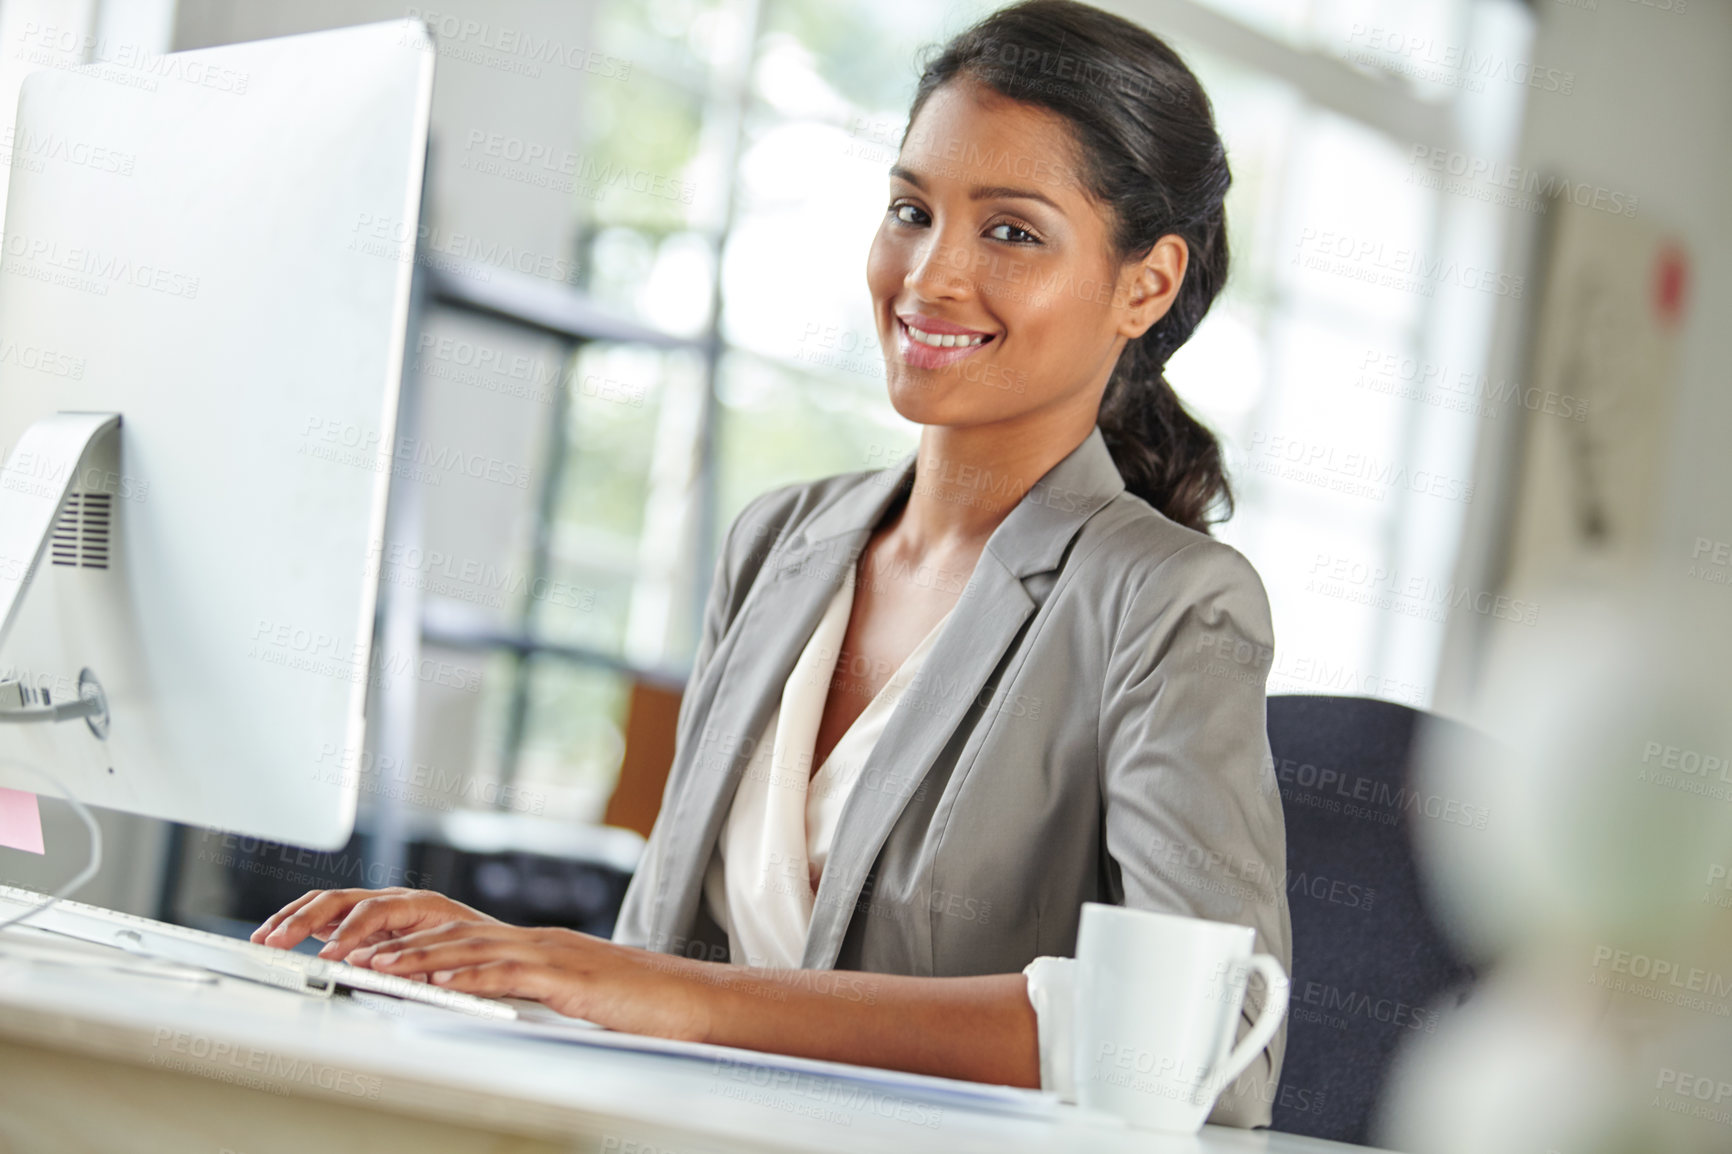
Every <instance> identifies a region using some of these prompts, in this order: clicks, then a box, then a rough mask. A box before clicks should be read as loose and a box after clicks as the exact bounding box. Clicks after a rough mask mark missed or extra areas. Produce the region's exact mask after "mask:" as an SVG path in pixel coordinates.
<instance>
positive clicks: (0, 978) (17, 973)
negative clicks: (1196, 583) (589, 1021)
mask: <svg viewBox="0 0 1732 1154" xmlns="http://www.w3.org/2000/svg"><path fill="white" fill-rule="evenodd" d="M8 932H11V931H8ZM5 936H6V934H5V933H0V941H3V940H4V938H5ZM412 1009H413V1008H412ZM441 1012H442V1011H441ZM412 1016H413V1015H412V1014H411V1013H410V1012H408V1011H406V1012H405V1013H403V1014H400V1015H396V1016H393V1015H391V1014H388V1013H383V1012H381V1011H379V1010H377V1009H372V1008H369V1007H368V1006H366V1005H363V1004H361V1003H359V1002H356V1001H353V1000H350V999H348V998H344V997H338V998H331V999H316V998H308V997H303V996H301V995H298V994H291V993H287V992H284V991H281V990H276V989H272V988H270V987H267V986H260V985H255V984H252V983H248V982H241V981H235V980H230V979H217V980H215V981H214V982H210V983H204V984H200V983H193V982H188V981H183V980H179V979H175V978H168V977H161V976H154V977H153V976H146V975H142V974H130V973H123V972H118V971H115V970H110V969H88V968H73V967H68V966H51V965H43V964H39V963H36V962H28V961H22V960H19V959H18V958H17V957H12V956H6V955H4V954H0V1152H4V1154H64V1152H71V1151H85V1150H93V1151H110V1150H113V1151H127V1152H129V1154H130V1152H140V1154H154V1152H158V1151H160V1152H163V1154H168V1152H170V1151H172V1152H173V1154H188V1152H208V1154H223V1152H224V1151H232V1152H233V1154H278V1152H281V1154H288V1152H290V1151H294V1152H297V1154H303V1152H305V1151H308V1150H320V1151H345V1152H346V1151H355V1152H356V1154H362V1152H365V1154H389V1152H395V1151H405V1150H413V1151H418V1152H419V1151H425V1152H428V1154H445V1152H452V1154H455V1152H459V1151H461V1152H464V1154H470V1152H480V1151H489V1152H494V1154H499V1152H504V1151H512V1152H529V1151H555V1150H558V1151H579V1150H581V1151H604V1152H613V1154H707V1152H721V1151H803V1150H814V1151H817V1150H821V1151H824V1152H825V1154H848V1152H854V1151H858V1152H860V1154H882V1152H884V1151H894V1152H895V1154H924V1152H926V1151H933V1152H938V1151H943V1152H944V1154H970V1152H978V1154H1015V1152H1019V1151H1028V1152H1030V1154H1035V1152H1038V1154H1051V1152H1053V1151H1080V1152H1089V1154H1119V1152H1129V1151H1137V1152H1140V1154H1253V1152H1262V1154H1327V1152H1331V1151H1334V1152H1346V1151H1355V1150H1361V1149H1363V1148H1361V1147H1356V1146H1345V1145H1341V1144H1339V1143H1334V1142H1322V1141H1318V1140H1316V1139H1311V1138H1298V1137H1293V1136H1291V1135H1285V1134H1274V1133H1270V1132H1268V1131H1244V1130H1233V1129H1223V1128H1220V1127H1214V1126H1210V1127H1205V1128H1204V1131H1203V1133H1202V1134H1201V1135H1200V1136H1198V1137H1195V1138H1193V1137H1173V1136H1167V1135H1159V1134H1150V1133H1144V1132H1140V1131H1134V1130H1129V1129H1126V1128H1122V1127H1118V1128H1115V1127H1111V1126H1108V1125H1104V1124H1102V1123H1100V1122H1098V1121H1095V1122H1090V1121H1088V1120H1087V1117H1086V1116H1085V1115H1082V1114H1081V1113H1080V1112H1079V1111H1075V1110H1071V1109H1068V1108H1063V1107H1061V1108H1059V1110H1058V1111H1056V1112H1055V1113H1054V1114H1053V1115H1051V1116H1049V1117H1016V1116H1012V1115H1008V1114H1002V1113H994V1112H989V1111H987V1110H977V1109H971V1108H961V1107H956V1106H953V1105H950V1104H945V1105H943V1106H942V1107H933V1106H930V1105H927V1106H921V1107H920V1108H918V1109H914V1110H909V1109H903V1110H901V1111H900V1113H901V1114H902V1118H901V1119H898V1118H897V1117H895V1116H892V1115H893V1114H894V1113H896V1112H895V1111H883V1110H871V1109H867V1110H861V1109H847V1108H835V1109H829V1108H826V1107H821V1106H820V1107H815V1106H814V1103H813V1100H812V1098H811V1097H810V1096H798V1095H791V1094H778V1093H776V1092H775V1091H770V1090H764V1089H761V1088H759V1087H755V1086H753V1085H752V1084H751V1083H750V1082H749V1081H746V1080H743V1079H742V1078H741V1077H740V1076H739V1074H738V1072H737V1071H736V1072H734V1073H727V1072H721V1071H719V1070H718V1067H717V1064H716V1063H712V1062H704V1061H696V1060H692V1059H689V1058H678V1057H671V1056H666V1055H659V1054H644V1053H630V1052H622V1051H615V1050H600V1049H591V1048H587V1047H583V1046H574V1045H561V1044H555V1043H547V1042H538V1041H530V1040H525V1039H519V1038H509V1037H502V1036H485V1035H479V1034H478V1035H474V1036H467V1035H466V1036H457V1035H453V1034H449V1033H432V1032H428V1031H426V1030H423V1029H418V1028H417V1027H416V1026H415V1024H414V1022H413V1021H412V1020H411V1018H412ZM837 1085H838V1086H844V1085H846V1084H845V1083H837ZM847 1100H848V1099H842V1101H847ZM815 1114H816V1115H818V1116H814V1115H815Z"/></svg>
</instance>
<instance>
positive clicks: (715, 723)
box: [651, 453, 914, 942]
mask: <svg viewBox="0 0 1732 1154" xmlns="http://www.w3.org/2000/svg"><path fill="white" fill-rule="evenodd" d="M913 465H914V455H913V454H912V453H910V454H909V455H908V456H907V457H906V458H904V460H903V461H902V463H901V465H900V466H893V467H891V468H889V469H885V470H881V471H879V472H876V473H872V474H868V475H866V477H865V478H863V480H862V481H861V483H860V484H859V485H858V486H857V487H855V488H853V489H850V490H848V491H847V492H845V493H844V494H843V495H842V496H841V498H840V499H838V500H837V501H836V502H835V503H834V504H832V505H830V506H829V507H828V508H827V509H825V510H824V511H823V512H821V513H819V514H818V515H817V516H815V517H813V518H812V521H811V522H810V524H809V525H808V526H807V527H806V529H805V530H804V531H803V532H798V533H796V534H795V535H794V536H793V537H792V538H791V539H790V540H789V541H788V542H787V543H786V545H785V546H782V547H780V548H779V555H778V556H777V557H776V558H775V559H774V560H772V561H771V563H770V564H769V565H768V566H767V567H766V568H765V570H764V571H762V572H761V573H760V575H759V578H758V581H757V583H756V585H755V586H754V587H753V589H752V591H751V593H750V594H749V595H748V597H747V599H746V602H745V604H744V605H743V606H742V607H741V609H740V615H739V618H738V619H737V620H736V621H735V622H734V623H733V624H732V626H731V627H730V629H729V631H728V637H729V640H728V644H727V652H726V654H725V655H720V656H721V659H720V660H719V661H717V662H715V664H714V665H713V666H712V676H714V677H715V678H716V680H715V681H713V682H712V684H714V685H715V687H716V688H715V696H714V698H713V699H712V701H711V703H710V708H709V710H708V713H707V715H706V717H705V720H704V724H703V728H702V729H701V730H699V731H698V732H696V733H693V734H691V735H690V737H691V738H692V739H693V741H692V742H691V744H689V745H687V746H684V747H682V748H681V749H680V750H679V752H678V754H677V755H676V762H675V765H674V766H673V768H672V770H671V772H672V773H673V774H677V775H679V776H680V778H681V779H682V784H681V786H680V788H679V789H678V791H677V793H676V795H675V797H674V799H673V807H674V808H673V813H672V814H671V815H669V816H670V817H671V819H672V825H671V826H670V827H669V832H670V834H671V835H672V836H670V837H669V838H668V839H667V842H666V849H665V851H664V852H665V855H666V856H665V858H664V860H663V862H662V865H661V868H660V870H659V871H658V888H657V893H656V895H655V898H654V913H653V915H652V921H651V926H652V933H653V934H654V935H655V938H654V939H653V940H659V941H663V942H672V941H673V940H674V939H676V938H679V937H682V936H684V935H686V934H687V933H689V932H690V928H691V926H692V925H693V923H694V921H695V919H696V916H697V910H698V902H699V900H700V898H701V897H702V893H703V876H704V871H705V869H706V868H708V866H709V861H710V856H711V854H713V853H714V852H715V845H716V838H717V836H718V835H719V833H720V831H721V826H722V820H723V819H724V818H725V817H726V815H727V812H728V808H729V806H730V805H732V803H733V797H734V793H735V791H736V790H737V789H738V787H739V782H740V775H741V774H742V773H743V772H744V771H745V767H746V765H747V764H748V763H749V762H750V761H751V757H752V751H753V749H754V748H755V745H756V743H757V742H758V740H759V739H760V738H762V737H763V736H764V733H763V729H764V723H765V722H766V721H768V720H769V716H770V710H771V708H772V707H773V706H774V705H775V704H776V702H777V701H778V700H780V698H781V696H782V689H783V686H784V685H785V684H786V682H787V680H788V677H789V675H790V674H791V673H792V672H793V669H794V664H795V662H796V661H797V660H798V659H799V656H800V653H801V651H802V650H804V649H805V647H806V643H807V642H808V641H810V640H811V637H812V632H813V630H815V629H816V628H817V625H818V620H819V618H820V617H822V616H823V614H824V609H825V607H826V606H828V605H829V603H830V600H831V598H832V597H834V596H835V594H836V591H837V589H839V588H840V587H841V585H842V581H843V579H844V577H845V576H846V574H847V571H848V569H849V567H851V566H852V565H854V564H855V562H856V561H857V560H858V558H859V555H860V550H861V549H862V548H863V547H864V545H865V543H866V539H867V538H868V537H869V536H870V534H871V531H872V529H873V527H874V526H876V525H877V523H878V521H879V520H880V519H881V517H882V516H883V513H884V510H885V509H886V508H887V507H888V506H889V505H890V503H891V501H892V499H893V498H894V497H895V496H896V495H897V494H898V493H899V492H900V491H901V489H902V488H903V487H904V486H906V484H907V483H908V480H909V475H910V474H911V472H912V470H913ZM689 691H690V690H688V692H689Z"/></svg>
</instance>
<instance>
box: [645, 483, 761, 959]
mask: <svg viewBox="0 0 1732 1154" xmlns="http://www.w3.org/2000/svg"><path fill="white" fill-rule="evenodd" d="M750 511H751V506H748V507H747V509H746V510H745V511H742V512H741V514H740V515H739V516H738V517H736V518H735V519H734V522H733V524H731V525H729V526H728V532H727V534H726V535H725V536H724V538H723V540H722V547H721V548H720V549H719V550H717V551H716V568H715V571H714V573H713V574H712V575H711V578H710V592H709V596H708V597H707V598H706V599H705V602H704V620H703V626H702V628H701V629H700V631H699V633H698V648H697V653H696V655H695V656H694V657H693V658H692V672H691V676H690V677H688V678H687V679H686V686H687V692H686V694H685V696H684V697H683V698H681V700H680V708H679V715H678V722H677V726H678V729H677V732H678V733H685V732H687V726H688V725H689V723H690V721H691V718H690V717H689V716H688V714H689V713H690V712H691V709H692V700H693V694H692V693H691V692H690V687H691V686H693V685H696V684H697V682H698V681H699V679H701V678H702V677H703V675H704V670H705V669H706V668H707V667H708V666H709V663H710V658H711V656H713V655H714V653H715V651H716V645H717V643H718V642H720V640H721V637H722V634H723V633H724V632H726V630H727V626H728V622H729V621H730V620H731V619H732V617H733V605H734V573H735V571H736V570H737V568H738V565H737V562H736V559H735V558H734V546H735V544H736V538H737V537H738V535H739V528H740V524H741V522H743V521H745V520H747V515H748V513H749V512H750ZM675 787H676V781H675V778H674V775H673V774H671V773H670V774H669V775H668V781H667V785H665V786H664V787H663V789H662V804H661V809H660V811H659V812H658V814H657V817H656V822H655V824H654V825H653V826H651V827H650V835H649V840H648V842H646V843H645V845H644V848H643V854H642V856H640V857H639V858H638V866H637V870H636V871H635V872H634V873H633V874H632V877H631V882H630V883H629V884H628V885H627V886H626V890H625V898H624V899H623V901H622V902H621V905H620V910H619V917H618V918H617V919H616V920H615V922H614V927H613V940H614V941H615V942H618V943H619V944H621V945H626V946H637V947H638V948H640V949H655V950H661V951H666V950H668V949H669V948H670V946H671V945H672V943H667V942H657V943H652V942H651V941H650V935H651V929H650V917H651V913H652V902H651V899H652V896H653V895H654V893H655V889H656V880H657V876H656V870H657V866H658V865H659V863H660V861H661V843H662V837H663V834H662V830H663V828H664V826H665V824H666V823H664V822H663V821H662V816H663V815H665V814H667V812H668V810H669V804H668V803H669V802H670V801H671V800H672V798H673V794H674V789H675Z"/></svg>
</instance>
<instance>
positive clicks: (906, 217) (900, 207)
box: [890, 204, 926, 224]
mask: <svg viewBox="0 0 1732 1154" xmlns="http://www.w3.org/2000/svg"><path fill="white" fill-rule="evenodd" d="M890 215H891V216H894V217H895V218H896V219H897V220H899V221H901V222H902V223H903V224H925V223H926V214H925V213H924V212H921V211H920V209H918V208H916V207H915V206H914V205H912V204H893V205H891V206H890Z"/></svg>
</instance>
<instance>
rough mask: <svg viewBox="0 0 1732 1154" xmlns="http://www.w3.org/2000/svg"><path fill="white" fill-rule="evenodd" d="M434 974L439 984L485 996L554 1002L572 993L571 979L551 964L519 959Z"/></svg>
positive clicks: (450, 988) (435, 983)
mask: <svg viewBox="0 0 1732 1154" xmlns="http://www.w3.org/2000/svg"><path fill="white" fill-rule="evenodd" d="M431 976H432V979H433V984H434V985H436V986H442V987H444V988H445V989H447V990H458V991H460V992H462V993H465V994H477V995H479V996H481V997H483V998H530V999H532V1000H535V1001H539V1002H553V1001H555V1000H557V999H558V998H560V997H561V996H562V995H567V996H568V995H569V991H568V990H567V989H566V988H565V987H566V985H568V984H569V981H570V979H569V978H568V977H566V976H564V975H561V974H560V973H559V972H558V971H557V970H555V969H554V968H553V967H551V966H545V965H536V964H533V963H529V962H524V961H522V960H520V959H518V958H496V959H494V960H493V961H489V962H480V963H477V964H475V965H472V966H460V967H454V968H451V969H443V970H435V971H434V972H433V974H432V975H431ZM556 1008H557V1007H556Z"/></svg>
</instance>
